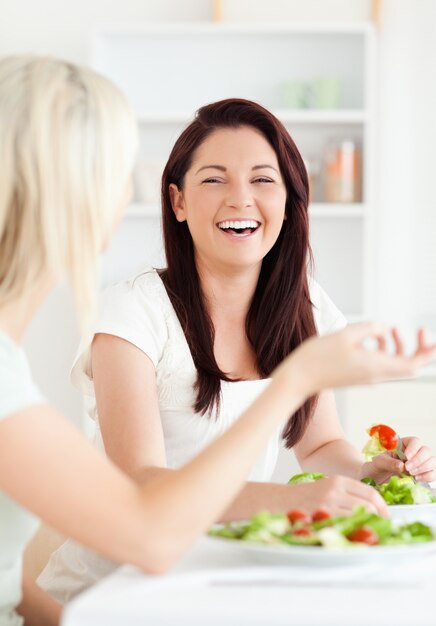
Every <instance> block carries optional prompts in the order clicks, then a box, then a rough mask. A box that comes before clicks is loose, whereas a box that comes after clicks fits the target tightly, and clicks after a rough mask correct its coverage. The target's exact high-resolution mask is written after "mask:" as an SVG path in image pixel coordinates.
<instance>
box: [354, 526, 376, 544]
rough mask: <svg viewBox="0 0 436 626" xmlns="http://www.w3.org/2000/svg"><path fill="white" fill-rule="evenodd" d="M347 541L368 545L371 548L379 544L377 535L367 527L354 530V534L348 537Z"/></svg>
mask: <svg viewBox="0 0 436 626" xmlns="http://www.w3.org/2000/svg"><path fill="white" fill-rule="evenodd" d="M347 539H348V540H349V541H355V542H357V543H366V544H368V545H369V546H375V545H376V544H377V543H378V535H377V533H376V532H374V531H373V530H372V528H368V527H367V526H362V527H361V528H356V530H353V532H352V533H350V534H349V535H348V536H347Z"/></svg>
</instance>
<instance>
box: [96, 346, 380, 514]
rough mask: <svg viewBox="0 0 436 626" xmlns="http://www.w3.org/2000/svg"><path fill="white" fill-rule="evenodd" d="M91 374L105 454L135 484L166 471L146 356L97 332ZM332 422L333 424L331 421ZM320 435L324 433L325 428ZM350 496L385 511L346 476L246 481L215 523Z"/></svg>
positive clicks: (338, 505) (334, 505) (335, 509)
mask: <svg viewBox="0 0 436 626" xmlns="http://www.w3.org/2000/svg"><path fill="white" fill-rule="evenodd" d="M92 375H93V379H94V389H95V396H96V402H97V409H98V415H99V424H100V428H101V433H102V437H103V441H104V445H105V450H106V453H107V455H108V456H109V458H111V459H112V461H114V463H115V464H116V465H118V467H120V468H121V469H122V470H123V471H125V472H126V473H128V474H129V475H130V476H131V477H132V478H134V479H135V480H137V481H138V482H140V483H141V484H146V483H148V482H151V481H153V480H156V479H159V478H162V477H164V476H165V475H166V474H167V473H168V472H171V471H172V470H170V469H168V468H166V467H165V466H166V457H165V449H164V437H163V432H162V424H161V419H160V414H159V406H158V401H157V388H156V376H155V369H154V366H153V363H152V362H151V360H150V359H149V358H148V356H147V355H146V354H144V352H142V350H140V349H139V348H137V347H136V346H134V345H133V344H131V343H130V342H128V341H125V340H124V339H121V338H119V337H115V336H113V335H108V334H97V335H96V336H95V338H94V341H93V344H92ZM326 394H327V395H328V394H329V392H326ZM332 395H333V394H331V396H332ZM333 408H334V407H333ZM333 413H334V411H333ZM321 418H322V416H320V417H319V419H320V420H321ZM332 423H333V424H337V423H338V422H337V420H335V419H332ZM326 434H327V435H328V434H330V433H329V431H328V429H326ZM344 444H345V445H346V446H348V447H349V448H350V449H351V452H352V455H351V456H353V455H354V457H353V459H352V460H353V461H354V462H355V458H356V457H357V456H358V455H357V452H356V451H355V450H354V449H353V448H352V446H351V445H350V444H347V443H346V442H345V441H344ZM347 469H348V468H347ZM326 473H327V474H329V475H330V474H332V473H335V474H339V473H343V474H345V475H347V474H349V472H347V471H344V472H341V471H340V469H339V467H338V468H336V471H335V472H330V471H328V472H327V471H326ZM356 491H357V492H358V494H357V496H356ZM356 497H359V498H360V502H362V503H364V504H366V505H367V506H368V507H369V508H372V509H375V510H376V511H377V512H379V513H385V511H386V509H385V506H384V504H383V503H382V502H380V501H379V500H375V501H374V499H373V491H370V490H367V489H360V488H359V487H358V486H356V485H355V484H354V483H353V481H351V480H345V479H339V478H337V479H336V480H335V481H327V482H325V483H323V485H322V487H321V486H320V485H314V484H313V485H312V484H311V485H304V486H299V487H298V488H296V486H289V485H280V484H273V483H261V482H248V483H245V485H244V486H243V488H242V489H241V490H240V491H239V493H238V495H237V496H236V498H235V499H234V500H233V502H232V503H231V505H230V506H229V507H227V509H226V510H225V511H224V512H223V513H222V514H221V515H220V516H219V518H218V521H230V520H238V519H247V518H248V517H251V516H252V515H254V513H257V512H258V511H259V510H261V509H267V510H269V511H273V512H279V511H286V510H289V509H291V508H300V507H303V506H304V507H305V508H306V509H310V510H314V509H317V508H320V507H328V508H329V510H330V511H331V513H332V514H340V513H343V512H344V511H350V512H351V511H352V509H353V507H354V506H355V505H356Z"/></svg>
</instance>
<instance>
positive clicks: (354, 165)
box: [325, 139, 362, 202]
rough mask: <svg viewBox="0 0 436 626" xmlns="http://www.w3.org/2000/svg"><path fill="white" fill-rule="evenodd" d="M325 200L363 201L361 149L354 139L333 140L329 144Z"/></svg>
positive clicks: (326, 157)
mask: <svg viewBox="0 0 436 626" xmlns="http://www.w3.org/2000/svg"><path fill="white" fill-rule="evenodd" d="M325 201H326V202H361V201H362V175H361V151H360V149H359V147H358V146H357V144H356V142H355V141H354V140H352V139H344V140H341V141H331V142H329V144H328V146H327V150H326V155H325Z"/></svg>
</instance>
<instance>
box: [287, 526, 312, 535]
mask: <svg viewBox="0 0 436 626" xmlns="http://www.w3.org/2000/svg"><path fill="white" fill-rule="evenodd" d="M292 534H293V535H300V537H310V535H311V534H312V531H311V530H310V528H307V526H303V527H302V528H297V529H296V530H294V531H293V532H292Z"/></svg>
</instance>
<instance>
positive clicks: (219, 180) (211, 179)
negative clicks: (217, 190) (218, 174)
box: [203, 178, 223, 183]
mask: <svg viewBox="0 0 436 626" xmlns="http://www.w3.org/2000/svg"><path fill="white" fill-rule="evenodd" d="M203 182H204V183H222V182H223V181H222V180H221V178H206V180H204V181H203Z"/></svg>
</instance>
